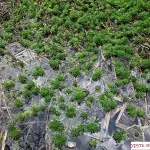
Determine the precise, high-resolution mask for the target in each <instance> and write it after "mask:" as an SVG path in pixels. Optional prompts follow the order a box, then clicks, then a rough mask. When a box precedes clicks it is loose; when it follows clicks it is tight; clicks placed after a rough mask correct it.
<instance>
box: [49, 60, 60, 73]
mask: <svg viewBox="0 0 150 150" xmlns="http://www.w3.org/2000/svg"><path fill="white" fill-rule="evenodd" d="M59 64H60V62H59V60H58V59H51V60H49V65H50V66H51V67H52V68H53V69H54V70H58V69H59Z"/></svg>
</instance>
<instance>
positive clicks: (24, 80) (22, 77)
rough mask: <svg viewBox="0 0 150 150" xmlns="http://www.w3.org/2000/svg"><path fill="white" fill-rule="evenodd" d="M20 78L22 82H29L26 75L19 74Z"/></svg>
mask: <svg viewBox="0 0 150 150" xmlns="http://www.w3.org/2000/svg"><path fill="white" fill-rule="evenodd" d="M18 79H19V82H20V83H22V84H25V83H27V80H28V79H27V77H26V76H24V75H19V76H18Z"/></svg>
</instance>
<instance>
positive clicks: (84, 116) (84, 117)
mask: <svg viewBox="0 0 150 150" xmlns="http://www.w3.org/2000/svg"><path fill="white" fill-rule="evenodd" d="M80 117H81V118H82V119H87V117H88V114H87V113H86V112H82V113H81V115H80Z"/></svg>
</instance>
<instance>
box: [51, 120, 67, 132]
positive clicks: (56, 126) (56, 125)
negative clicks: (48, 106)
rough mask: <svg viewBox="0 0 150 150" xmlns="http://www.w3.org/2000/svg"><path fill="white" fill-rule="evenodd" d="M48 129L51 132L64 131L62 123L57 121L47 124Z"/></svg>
mask: <svg viewBox="0 0 150 150" xmlns="http://www.w3.org/2000/svg"><path fill="white" fill-rule="evenodd" d="M48 127H49V129H51V130H52V131H55V132H56V131H57V132H62V131H63V130H64V125H63V123H61V122H60V121H59V120H56V119H54V120H52V121H50V122H49V124H48Z"/></svg>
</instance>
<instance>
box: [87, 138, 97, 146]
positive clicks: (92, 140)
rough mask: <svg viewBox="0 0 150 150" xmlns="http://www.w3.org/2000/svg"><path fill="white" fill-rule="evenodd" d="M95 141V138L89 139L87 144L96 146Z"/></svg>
mask: <svg viewBox="0 0 150 150" xmlns="http://www.w3.org/2000/svg"><path fill="white" fill-rule="evenodd" d="M97 143H98V141H97V140H95V139H91V140H90V141H89V145H90V146H91V147H94V148H96V146H97Z"/></svg>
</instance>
